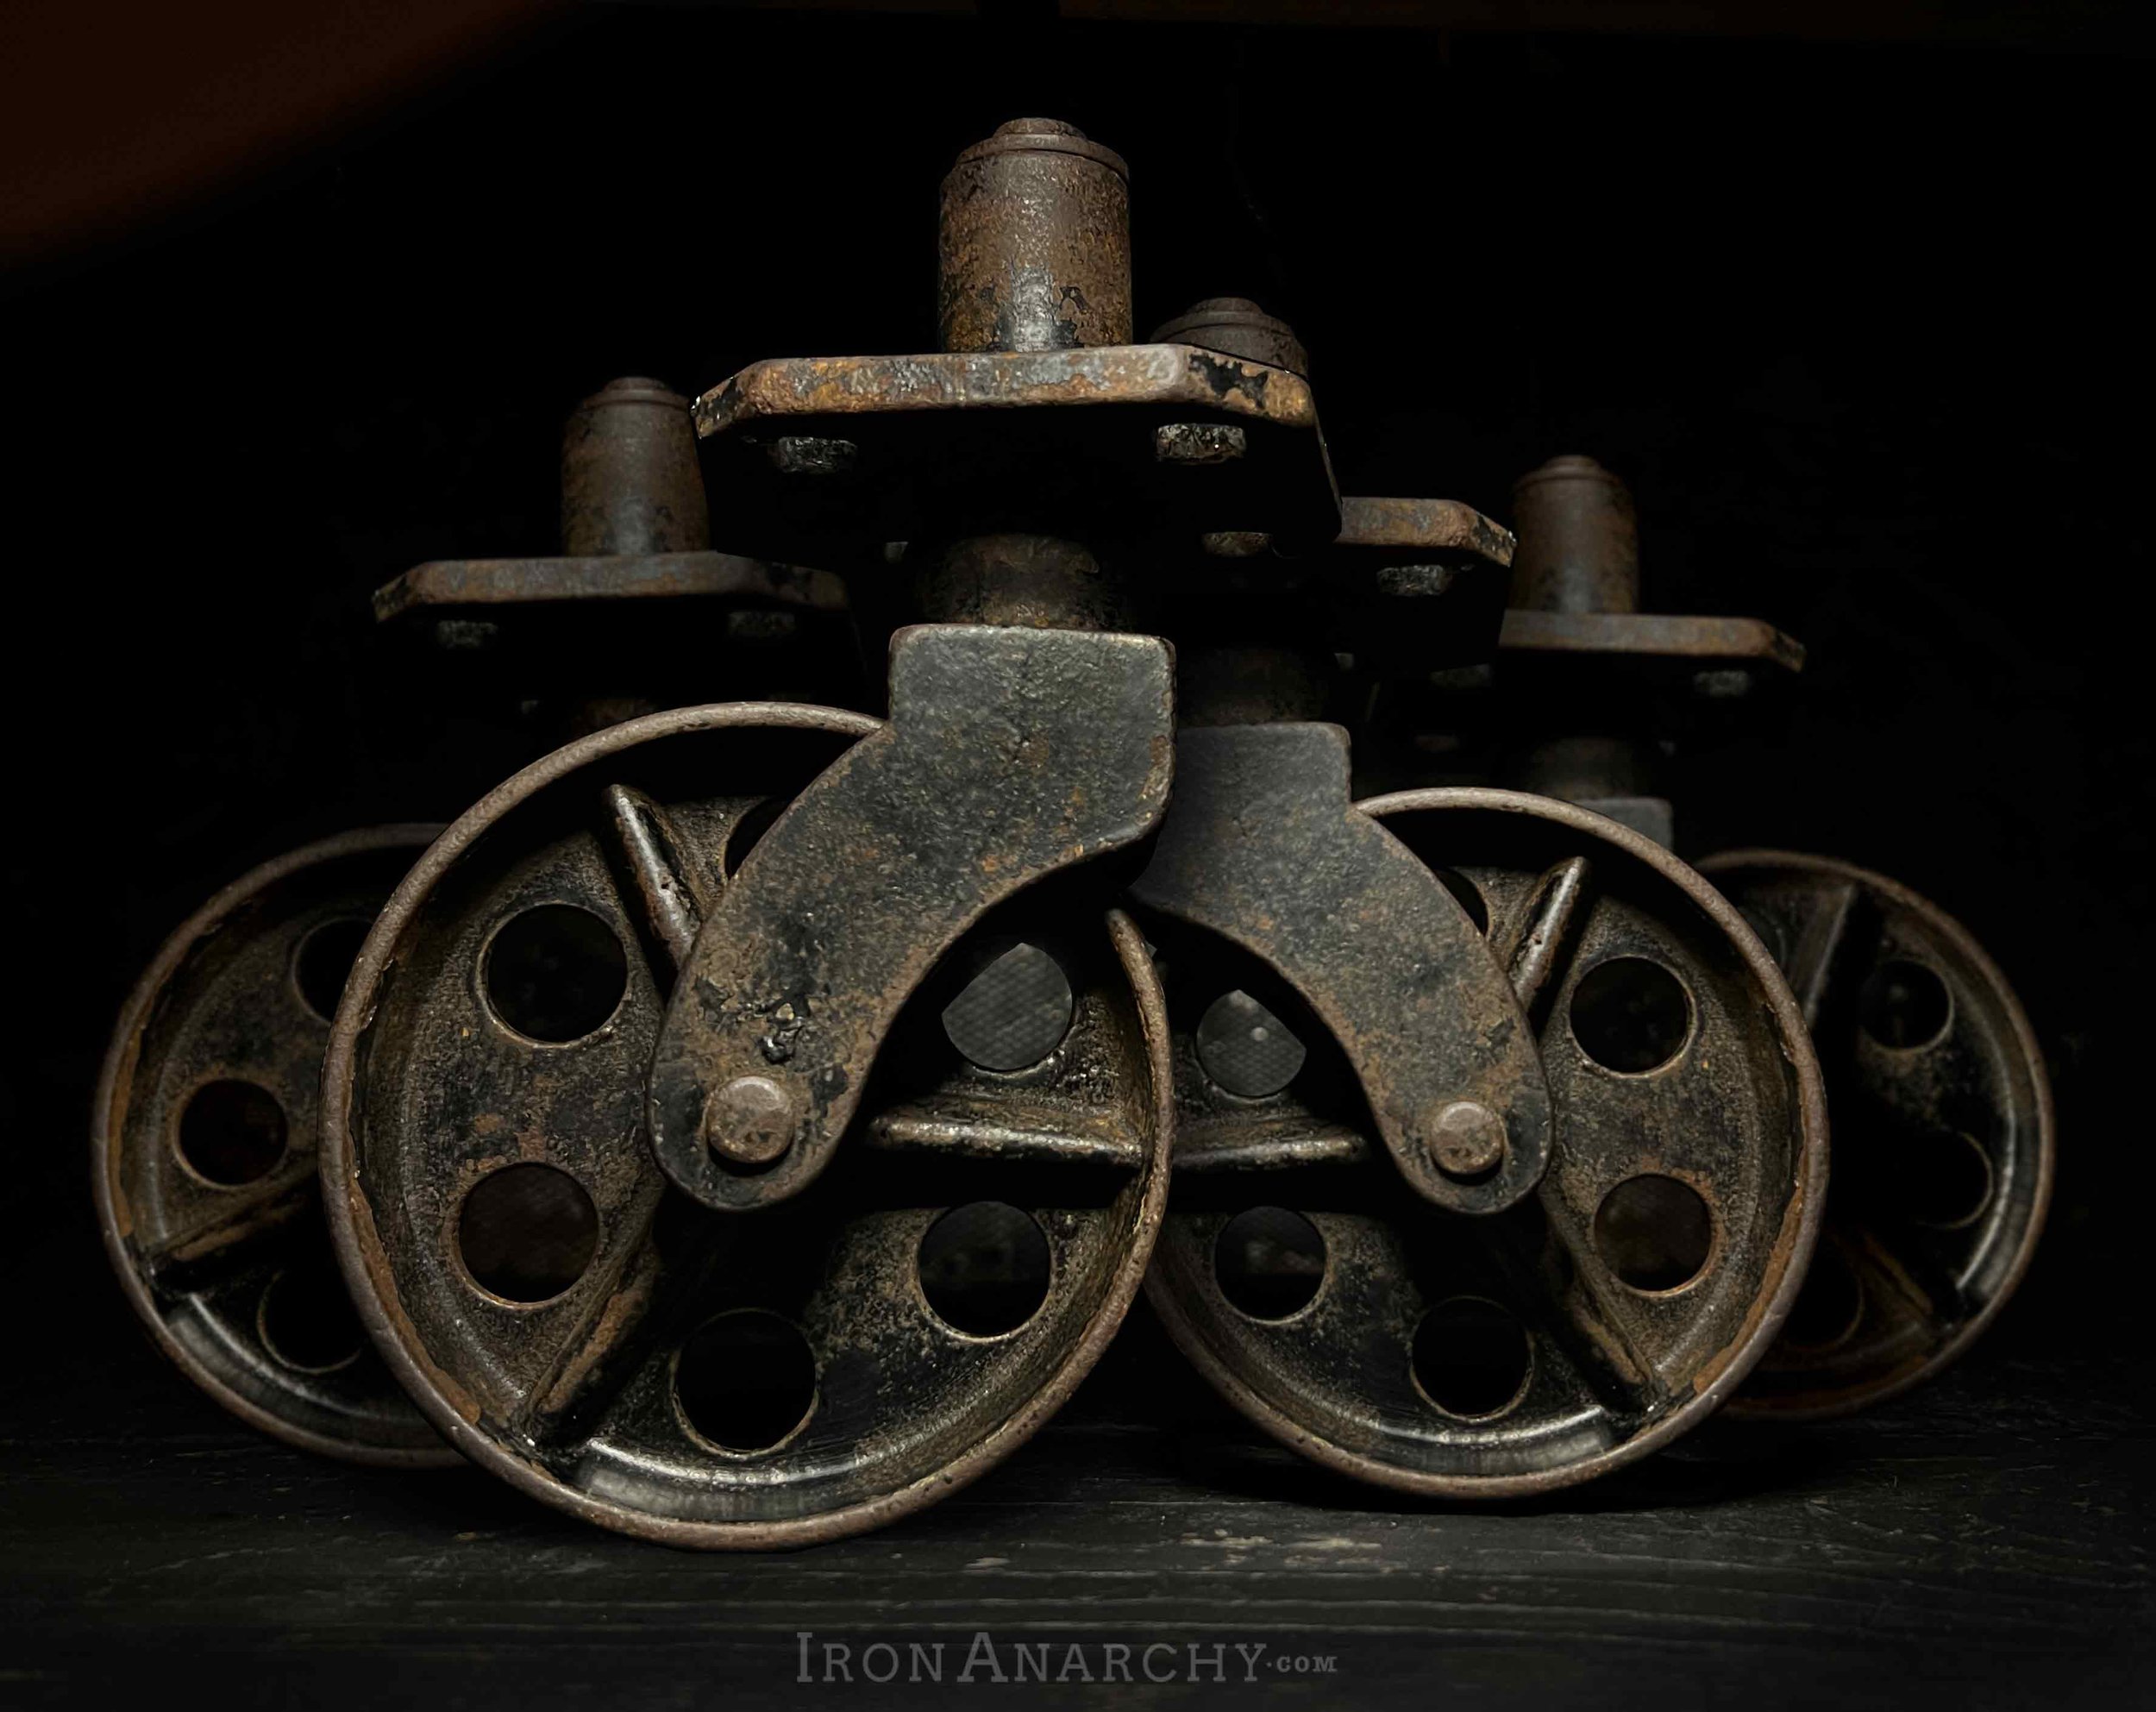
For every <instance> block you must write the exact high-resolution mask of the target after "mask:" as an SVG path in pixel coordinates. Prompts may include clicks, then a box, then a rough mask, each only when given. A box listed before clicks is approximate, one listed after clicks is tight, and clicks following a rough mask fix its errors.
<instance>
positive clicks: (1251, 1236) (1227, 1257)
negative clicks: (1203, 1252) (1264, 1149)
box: [1213, 1207, 1326, 1320]
mask: <svg viewBox="0 0 2156 1712" xmlns="http://www.w3.org/2000/svg"><path fill="white" fill-rule="evenodd" d="M1325 1260H1326V1252H1325V1236H1324V1233H1323V1232H1320V1231H1319V1229H1318V1227H1317V1226H1315V1225H1313V1224H1312V1223H1311V1222H1310V1221H1309V1220H1307V1219H1306V1218H1304V1217H1303V1216H1302V1214H1301V1213H1291V1212H1289V1211H1288V1209H1287V1208H1286V1207H1251V1208H1250V1210H1249V1211H1248V1212H1244V1213H1237V1214H1236V1215H1235V1217H1234V1218H1232V1219H1231V1220H1228V1222H1227V1223H1226V1224H1225V1225H1223V1226H1221V1227H1220V1234H1219V1237H1218V1238H1216V1239H1214V1241H1213V1277H1214V1278H1215V1279H1216V1280H1217V1281H1218V1282H1219V1286H1220V1294H1221V1295H1224V1296H1225V1297H1226V1298H1227V1299H1228V1300H1229V1301H1231V1302H1232V1303H1233V1304H1234V1305H1235V1307H1236V1308H1238V1309H1239V1310H1240V1311H1241V1312H1243V1313H1244V1314H1249V1315H1250V1318H1251V1319H1253V1320H1286V1319H1288V1317H1289V1316H1290V1315H1292V1314H1299V1313H1300V1312H1301V1311H1302V1310H1303V1309H1304V1308H1307V1307H1308V1306H1309V1305H1310V1304H1311V1302H1312V1301H1314V1300H1316V1298H1317V1295H1318V1289H1319V1286H1320V1285H1321V1284H1323V1283H1324V1282H1325Z"/></svg>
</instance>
